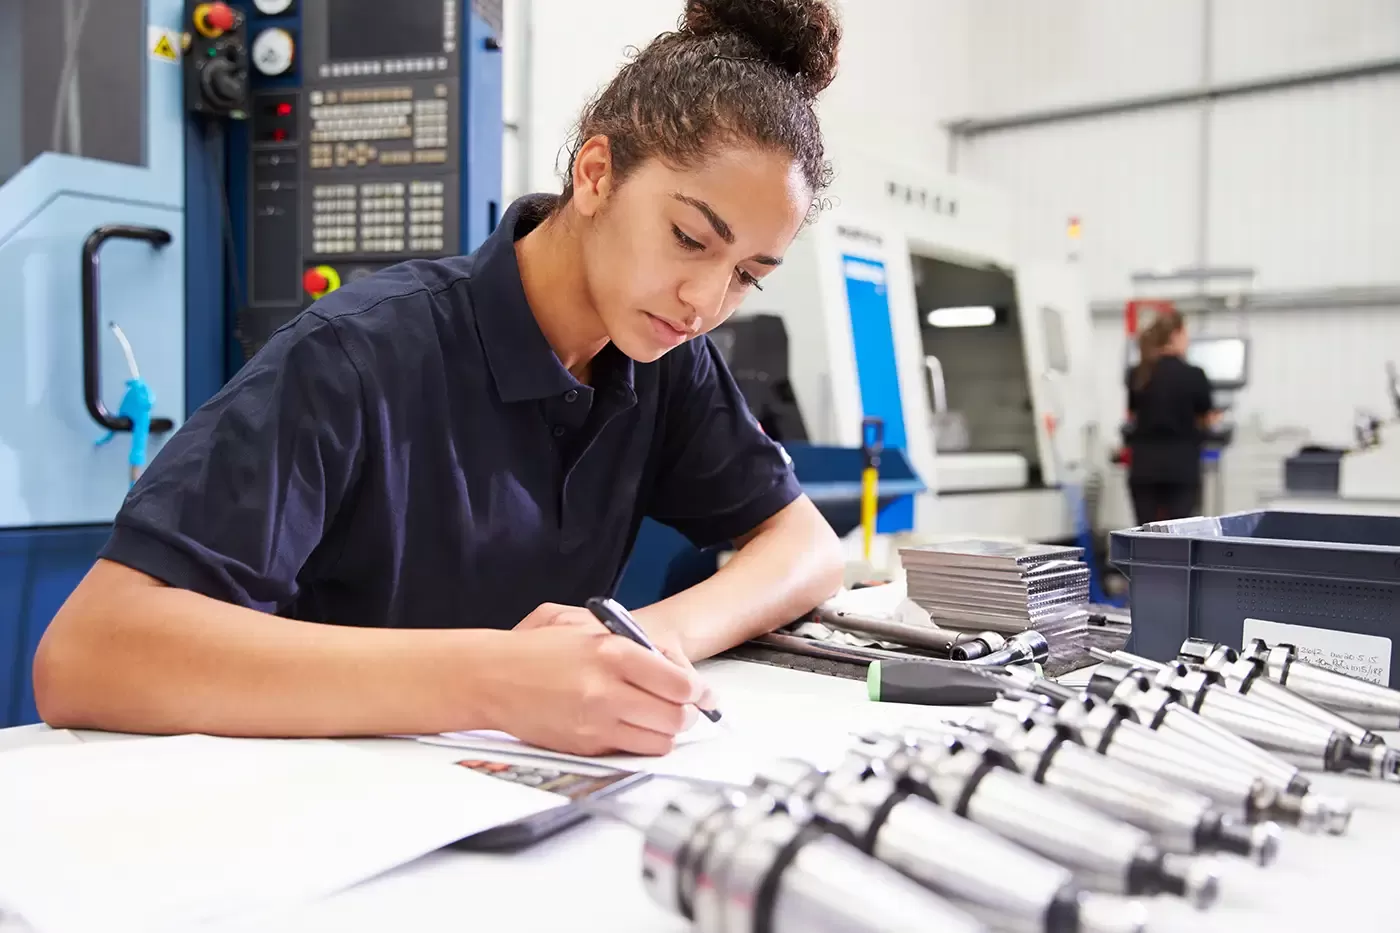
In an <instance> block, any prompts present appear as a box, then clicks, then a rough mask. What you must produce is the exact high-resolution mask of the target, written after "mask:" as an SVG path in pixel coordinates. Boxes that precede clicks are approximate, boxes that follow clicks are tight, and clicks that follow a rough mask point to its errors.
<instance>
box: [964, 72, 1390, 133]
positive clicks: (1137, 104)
mask: <svg viewBox="0 0 1400 933" xmlns="http://www.w3.org/2000/svg"><path fill="white" fill-rule="evenodd" d="M1397 72H1400V58H1382V59H1378V60H1374V61H1368V62H1359V63H1357V64H1353V65H1343V66H1341V67H1339V68H1321V69H1318V70H1316V71H1300V72H1296V73H1294V74H1286V75H1277V76H1271V77H1268V78H1257V79H1254V80H1251V81H1234V82H1230V83H1227V84H1217V85H1214V86H1213V87H1203V88H1202V87H1198V88H1191V89H1187V90H1180V91H1166V92H1163V93H1160V94H1144V95H1142V96H1140V97H1127V98H1122V99H1119V100H1107V101H1100V102H1096V103H1090V104H1078V105H1075V106H1070V107H1056V108H1049V109H1046V110H1032V111H1027V112H1025V113H1018V114H1011V115H1008V116H1005V117H990V118H987V119H981V120H979V119H964V120H955V121H953V122H951V123H948V124H946V128H947V130H948V132H949V133H951V134H952V136H953V139H954V140H955V141H956V140H957V139H959V138H970V137H974V136H984V135H986V134H988V133H995V132H998V131H1003V130H1015V129H1024V128H1026V127H1031V126H1044V125H1046V124H1050V123H1065V122H1068V121H1071V120H1087V119H1090V118H1092V117H1106V116H1116V115H1118V114H1125V113H1136V112H1139V111H1143V110H1158V109H1161V108H1163V107H1179V106H1182V105H1184V104H1202V103H1208V102H1212V101H1218V100H1228V99H1230V98H1234V97H1247V96H1252V95H1255V94H1264V93H1268V92H1271V91H1286V90H1292V89H1294V88H1300V87H1308V86H1310V85H1314V84H1326V83H1328V82H1332V81H1352V80H1357V79H1360V78H1374V77H1378V76H1381V75H1388V74H1395V73H1397Z"/></svg>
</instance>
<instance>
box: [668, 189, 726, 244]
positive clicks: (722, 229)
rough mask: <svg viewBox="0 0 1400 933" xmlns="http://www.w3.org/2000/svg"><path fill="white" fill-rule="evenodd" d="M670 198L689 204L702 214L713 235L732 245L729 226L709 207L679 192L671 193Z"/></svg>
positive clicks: (697, 199)
mask: <svg viewBox="0 0 1400 933" xmlns="http://www.w3.org/2000/svg"><path fill="white" fill-rule="evenodd" d="M671 197H673V198H675V199H676V200H677V201H680V202H681V203H682V204H689V205H690V206H691V207H693V208H695V209H696V210H697V211H699V212H700V213H702V214H704V215H705V219H706V220H708V221H709V222H710V226H711V227H713V228H714V230H715V233H717V234H719V238H720V239H721V240H723V241H724V242H726V243H728V244H729V245H730V246H733V245H734V231H733V230H732V229H731V228H730V226H729V224H727V223H725V222H724V218H723V217H721V216H719V215H718V214H716V213H715V209H714V208H713V207H710V205H708V204H706V203H705V202H704V201H702V200H700V199H699V198H692V197H690V196H689V195H684V194H681V193H680V192H679V191H677V192H675V193H673V194H672V195H671Z"/></svg>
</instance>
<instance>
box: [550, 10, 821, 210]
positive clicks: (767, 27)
mask: <svg viewBox="0 0 1400 933" xmlns="http://www.w3.org/2000/svg"><path fill="white" fill-rule="evenodd" d="M840 43H841V25H840V21H839V20H838V19H837V15H836V11H835V9H834V8H833V6H832V4H831V2H830V0H687V2H686V5H685V13H684V15H683V16H682V17H681V20H680V23H679V25H678V26H677V31H675V32H667V33H662V34H661V35H659V36H657V37H656V38H655V39H653V40H652V41H651V43H650V44H648V45H647V47H646V48H644V49H642V50H640V51H639V52H636V53H635V54H634V55H632V57H631V60H630V61H628V63H627V64H626V65H624V66H623V68H622V70H621V71H619V72H618V74H617V76H616V77H614V78H613V79H612V81H611V83H609V84H608V86H607V87H605V88H603V90H602V91H600V92H599V93H598V95H597V96H596V97H594V98H593V100H592V101H590V102H589V104H588V106H587V107H585V108H584V111H583V115H582V116H581V117H580V119H579V122H578V126H577V128H576V131H575V134H574V137H573V140H572V142H571V144H570V147H569V168H568V174H567V175H566V176H565V184H564V194H563V197H562V198H561V199H560V202H559V203H560V204H561V205H563V204H565V203H567V202H568V201H569V199H570V198H571V197H572V196H573V168H574V160H575V159H576V158H577V157H578V152H579V149H580V148H581V147H582V145H583V144H584V142H586V141H587V140H589V139H591V138H593V137H594V136H606V137H607V138H608V145H609V148H610V151H611V155H612V171H613V175H614V177H615V178H616V180H617V181H619V182H620V181H622V180H623V179H625V178H626V177H627V175H628V173H630V172H631V171H632V170H633V169H635V168H636V167H637V166H638V165H640V164H641V163H642V162H643V161H645V160H646V159H647V158H649V157H658V158H660V159H662V160H664V161H665V162H666V163H668V164H669V165H671V166H673V167H675V168H681V169H684V168H688V167H691V166H695V165H699V164H700V163H701V162H702V161H703V160H704V158H705V156H706V155H708V154H709V153H712V152H713V151H714V150H715V148H716V146H717V145H723V144H726V143H739V144H747V145H756V146H758V147H763V148H771V149H776V150H779V151H782V152H785V153H787V154H789V155H791V156H792V157H793V158H794V159H795V160H796V161H797V163H798V164H799V165H800V166H801V168H802V174H803V176H804V177H805V178H806V180H807V183H808V184H809V185H810V186H811V190H812V193H813V195H814V196H815V195H817V194H820V193H821V192H822V191H823V190H824V189H825V188H826V187H827V185H828V184H829V183H830V175H831V169H830V167H829V166H828V164H827V161H826V154H825V148H824V146H823V144H822V135H821V128H820V126H819V125H818V123H817V115H816V111H815V110H814V109H813V104H814V102H815V100H816V97H817V95H818V94H819V93H820V92H821V91H823V90H824V89H825V88H826V86H827V85H829V84H830V83H831V80H832V78H834V77H835V76H836V57H837V49H838V46H839V45H840Z"/></svg>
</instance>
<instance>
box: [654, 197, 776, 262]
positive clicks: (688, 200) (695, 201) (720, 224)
mask: <svg viewBox="0 0 1400 933" xmlns="http://www.w3.org/2000/svg"><path fill="white" fill-rule="evenodd" d="M671 197H673V198H675V199H676V200H677V201H680V202H681V203H682V204H689V205H690V206H691V207H693V208H695V209H696V210H697V211H699V212H700V213H702V214H704V215H705V219H706V220H708V221H709V222H710V226H711V227H713V228H714V231H715V233H717V234H719V238H720V239H721V240H723V241H724V242H726V243H728V244H729V245H731V246H732V245H734V230H733V229H732V228H731V227H730V226H729V224H727V223H725V221H724V218H723V217H721V216H719V214H716V213H715V209H714V208H713V207H710V205H708V204H706V203H705V202H704V201H702V200H700V199H699V198H692V197H690V196H689V195H685V194H681V193H680V192H679V191H677V192H674V193H672V195H671ZM753 261H754V262H756V263H758V264H759V265H760V266H773V267H775V268H776V267H777V266H781V265H782V264H783V261H782V260H781V259H779V258H778V257H776V256H755V257H753Z"/></svg>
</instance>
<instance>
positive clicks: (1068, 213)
mask: <svg viewBox="0 0 1400 933" xmlns="http://www.w3.org/2000/svg"><path fill="white" fill-rule="evenodd" d="M1199 127H1200V120H1199V117H1198V114H1197V111H1196V110H1195V109H1194V108H1190V107H1182V108H1175V109H1172V110H1163V111H1156V112H1152V113H1139V114H1128V115H1124V116H1121V117H1116V118H1114V119H1112V120H1086V121H1075V122H1071V123H1063V124H1056V125H1053V126H1042V127H1029V128H1026V129H1024V130H1015V131H1011V132H1005V133H994V134H991V135H988V136H982V137H977V138H976V139H974V140H973V141H971V142H969V143H966V144H964V148H963V149H962V150H961V152H960V154H959V160H958V163H959V171H960V172H964V173H966V174H968V175H970V176H972V177H975V178H978V179H982V180H986V181H989V182H992V183H994V184H996V185H998V186H1000V187H1002V188H1004V189H1005V190H1007V191H1008V192H1010V194H1011V198H1012V204H1013V210H1014V211H1015V215H1016V230H1017V238H1018V241H1017V249H1018V255H1020V256H1021V257H1024V258H1027V259H1030V258H1035V259H1050V258H1057V257H1060V256H1063V255H1065V252H1066V247H1067V240H1066V237H1065V230H1066V225H1067V223H1068V219H1069V218H1070V217H1078V218H1079V219H1080V221H1081V222H1082V224H1083V239H1082V246H1081V256H1082V260H1081V261H1082V262H1083V264H1084V267H1085V276H1086V281H1087V286H1088V290H1089V294H1090V295H1092V296H1094V297H1106V296H1123V295H1126V294H1128V291H1129V275H1130V273H1131V272H1132V271H1134V270H1137V269H1144V268H1173V267H1180V266H1183V265H1189V264H1193V263H1195V262H1196V259H1197V257H1196V226H1197V219H1196V218H1197V210H1196V192H1197V188H1198V183H1197V179H1198V172H1197V165H1198V163H1199V159H1198V156H1197V153H1198V151H1199V138H1200V137H1199Z"/></svg>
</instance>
